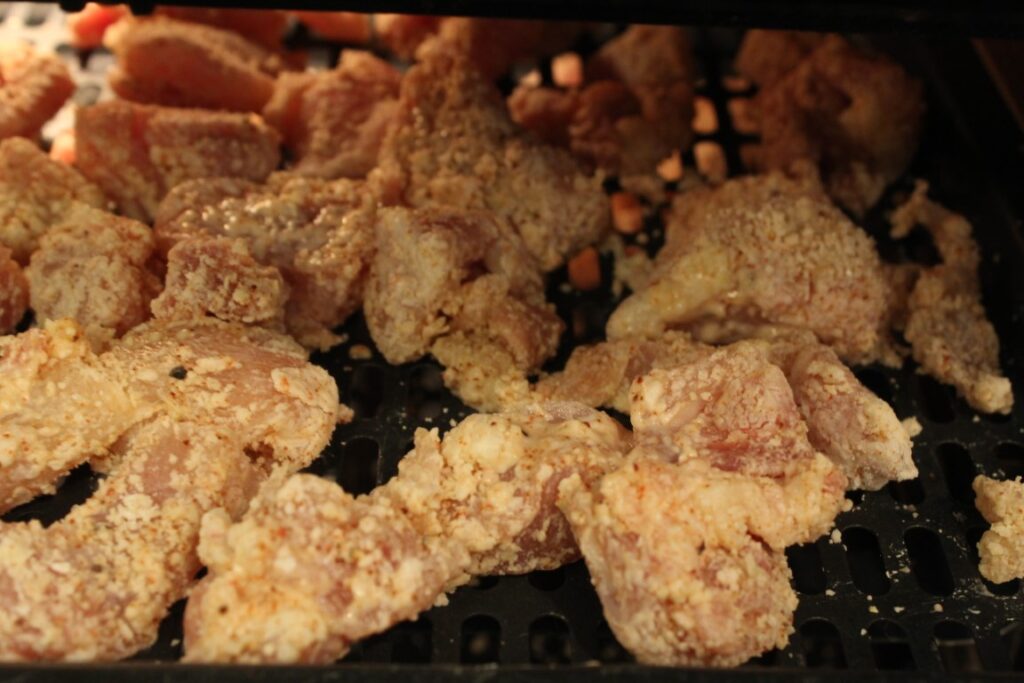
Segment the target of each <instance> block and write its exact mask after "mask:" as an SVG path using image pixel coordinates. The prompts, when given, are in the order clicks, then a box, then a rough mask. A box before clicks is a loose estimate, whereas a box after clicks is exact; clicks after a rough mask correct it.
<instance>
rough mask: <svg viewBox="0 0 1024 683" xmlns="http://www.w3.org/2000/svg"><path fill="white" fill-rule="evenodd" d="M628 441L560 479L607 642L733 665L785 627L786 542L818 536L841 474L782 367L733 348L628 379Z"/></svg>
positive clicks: (686, 660)
mask: <svg viewBox="0 0 1024 683" xmlns="http://www.w3.org/2000/svg"><path fill="white" fill-rule="evenodd" d="M630 417H631V420H632V422H633V427H634V430H635V432H634V439H635V440H636V443H637V447H636V449H635V450H634V451H633V452H632V453H631V455H630V456H629V459H628V461H627V463H626V464H625V465H624V466H623V467H622V468H620V469H619V470H617V471H616V472H614V473H612V474H610V475H608V476H606V477H604V479H602V480H600V482H599V483H598V484H597V485H596V486H594V485H588V484H587V483H586V482H584V481H582V480H581V479H580V478H578V477H573V478H570V479H567V480H566V482H565V483H564V484H562V486H561V488H560V498H559V505H560V507H561V508H562V510H563V511H564V512H565V514H566V516H567V517H568V519H569V522H570V525H571V527H572V529H573V532H574V534H575V536H576V539H577V541H578V542H579V544H580V548H581V550H582V552H583V556H584V558H585V559H586V561H587V567H588V569H589V570H590V573H591V576H592V577H593V581H594V585H595V587H596V588H597V592H598V595H599V596H600V597H601V602H602V604H603V606H604V611H605V617H606V618H607V619H608V622H609V625H610V626H611V628H612V631H613V632H614V633H615V635H616V637H617V638H618V639H619V641H620V642H621V643H623V644H624V645H625V646H626V647H627V649H629V650H630V651H631V652H632V653H633V654H634V655H635V656H636V657H637V658H638V659H639V660H640V661H641V662H642V663H646V664H661V665H677V666H678V665H704V666H708V665H712V666H731V665H736V664H740V663H742V662H744V661H746V660H747V659H749V658H750V657H753V656H755V655H757V654H760V653H762V652H764V651H766V650H769V649H771V648H773V647H783V646H785V644H786V642H787V640H788V636H789V633H790V632H791V631H792V614H793V611H794V609H795V608H796V602H797V601H796V596H795V595H794V593H793V590H792V588H790V587H789V579H790V573H789V568H788V566H787V565H786V560H785V556H784V555H783V552H782V551H783V550H784V548H785V547H786V546H787V545H790V544H793V543H804V542H808V541H810V540H813V539H814V538H816V537H818V536H820V535H821V534H823V533H826V532H827V531H828V530H829V529H830V528H831V526H832V523H833V519H834V518H835V515H836V514H838V513H839V512H840V511H841V510H842V509H843V508H844V507H845V505H846V502H845V499H844V495H843V493H844V490H845V487H846V478H845V477H844V476H843V474H842V472H841V471H840V470H839V468H838V467H837V466H836V465H835V464H833V463H832V462H831V461H829V460H828V458H826V457H825V456H824V455H822V454H820V453H817V452H816V451H815V450H814V448H813V447H812V446H811V444H810V443H809V441H808V440H807V427H806V425H805V424H804V422H803V420H802V417H801V414H800V412H799V409H798V408H797V405H796V403H795V401H794V399H793V394H792V393H791V391H790V388H789V385H788V384H787V382H786V378H785V376H784V375H783V373H782V371H781V370H780V369H779V368H777V367H775V366H774V365H772V364H771V363H769V362H768V360H767V359H766V358H765V357H764V355H763V353H761V352H760V350H759V349H757V348H756V347H754V346H751V345H746V344H737V345H733V346H731V347H728V348H725V349H719V350H716V351H713V352H712V353H711V354H709V355H708V356H707V357H705V358H703V359H700V360H696V361H694V362H691V363H688V364H685V365H682V366H679V367H677V368H674V369H671V370H654V371H652V372H651V373H650V374H647V375H644V376H642V377H640V378H638V379H637V380H636V381H635V382H634V383H633V388H632V394H631V409H630Z"/></svg>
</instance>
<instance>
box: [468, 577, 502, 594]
mask: <svg viewBox="0 0 1024 683" xmlns="http://www.w3.org/2000/svg"><path fill="white" fill-rule="evenodd" d="M498 581H499V577H497V576H474V577H473V578H472V579H470V580H469V583H468V584H466V585H468V586H470V587H471V588H475V589H477V590H478V591H489V590H491V589H492V588H494V587H495V586H497V585H498Z"/></svg>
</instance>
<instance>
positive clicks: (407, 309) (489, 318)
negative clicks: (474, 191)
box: [364, 208, 562, 409]
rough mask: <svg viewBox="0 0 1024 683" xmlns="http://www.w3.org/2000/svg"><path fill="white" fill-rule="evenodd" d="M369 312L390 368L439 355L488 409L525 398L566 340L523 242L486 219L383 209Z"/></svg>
mask: <svg viewBox="0 0 1024 683" xmlns="http://www.w3.org/2000/svg"><path fill="white" fill-rule="evenodd" d="M364 312H365V314H366V323H367V326H368V327H369V330H370V334H371V335H372V336H373V339H374V342H375V343H376V345H377V348H378V349H379V350H380V351H381V353H382V354H383V355H384V357H385V358H387V359H388V361H389V362H390V363H394V364H399V363H406V362H409V361H413V360H416V359H417V358H420V357H421V356H423V355H424V354H426V353H428V352H433V353H434V354H435V355H437V356H438V359H439V360H440V361H441V362H442V363H444V364H446V365H449V372H448V373H447V376H446V380H447V381H448V383H449V386H451V387H452V388H453V389H454V390H455V391H456V392H457V393H458V394H459V395H460V396H461V397H462V398H463V400H465V401H467V402H468V403H471V404H474V405H478V406H481V407H484V408H485V409H496V408H498V407H500V405H504V404H506V403H510V402H514V400H515V399H517V398H518V399H521V398H525V395H526V392H527V387H528V385H527V381H526V375H527V374H528V373H530V372H533V371H535V370H536V369H537V368H538V367H539V366H540V364H541V363H543V362H544V360H546V359H547V358H549V357H550V356H551V355H553V354H554V352H555V349H556V347H557V345H558V337H559V335H560V333H561V331H562V323H561V321H560V320H559V318H558V316H557V315H556V314H555V312H554V309H553V307H552V306H551V305H550V304H548V303H547V302H546V301H545V300H544V284H543V279H542V277H541V275H540V272H539V269H538V268H537V266H536V263H535V262H534V261H533V259H532V258H531V256H530V254H529V253H528V252H527V250H526V248H525V247H524V245H523V243H522V241H521V240H520V239H519V236H518V235H517V234H516V233H515V232H514V231H513V230H511V229H510V228H509V227H508V226H507V225H506V224H505V223H504V222H502V221H501V220H500V219H497V218H496V217H494V216H493V215H492V214H489V213H486V212H482V211H459V210H455V209H444V208H434V209H404V208H391V209H383V210H382V211H381V212H380V215H379V220H378V224H377V249H376V254H375V256H374V259H373V265H372V267H371V269H370V277H369V281H368V283H367V287H366V301H365V305H364Z"/></svg>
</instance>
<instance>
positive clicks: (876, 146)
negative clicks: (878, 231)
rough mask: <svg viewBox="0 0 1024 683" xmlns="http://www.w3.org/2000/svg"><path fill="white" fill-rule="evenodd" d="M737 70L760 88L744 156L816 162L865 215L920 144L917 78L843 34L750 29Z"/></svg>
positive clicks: (833, 190)
mask: <svg viewBox="0 0 1024 683" xmlns="http://www.w3.org/2000/svg"><path fill="white" fill-rule="evenodd" d="M758 43H765V44H764V45H758ZM759 59H767V60H768V63H767V64H764V65H762V64H759V63H758V60H759ZM737 67H738V68H739V69H741V71H744V73H745V74H746V75H748V76H749V77H751V78H752V79H753V80H755V81H757V82H758V84H759V85H760V86H761V90H760V91H759V92H758V94H757V96H756V97H755V99H754V101H753V105H754V113H755V117H756V119H757V122H758V127H759V130H760V135H761V142H760V143H759V144H758V145H756V146H754V147H752V148H750V150H749V154H748V155H747V158H746V159H745V161H746V163H747V164H748V165H750V166H751V167H752V168H754V169H756V170H767V169H785V168H788V167H789V166H790V165H791V164H792V163H793V162H794V161H796V160H799V159H810V160H811V161H813V162H814V163H815V164H817V165H818V167H819V169H820V171H821V175H822V179H823V181H824V184H825V188H826V190H827V191H828V193H829V195H830V196H831V197H833V198H834V199H835V200H836V201H837V202H838V203H839V204H841V205H842V206H843V207H845V208H846V209H848V210H849V211H851V212H853V213H854V214H858V215H859V214H863V213H864V212H865V211H867V210H868V209H869V208H871V207H872V206H874V205H875V203H876V202H877V201H878V199H879V198H880V197H881V195H882V192H883V191H884V190H885V188H886V186H887V185H889V183H891V182H892V181H894V180H896V179H897V178H899V177H900V176H901V175H902V174H903V172H904V171H905V170H906V169H907V166H908V165H909V164H910V161H911V159H912V158H913V156H914V153H915V152H916V151H917V145H918V140H919V138H920V132H921V130H920V129H921V120H922V118H923V116H924V110H925V105H924V95H923V89H922V87H921V83H920V82H919V81H917V80H916V79H914V78H913V77H911V76H910V75H909V74H908V73H907V72H906V71H905V70H904V69H903V68H902V67H901V66H900V65H898V64H896V63H895V62H893V61H891V60H890V59H888V58H886V57H884V56H881V55H875V54H869V53H867V52H865V51H863V50H861V49H860V48H858V47H856V46H855V45H853V44H852V43H851V42H850V41H849V40H847V39H846V38H843V37H841V36H838V35H833V34H830V35H827V36H822V37H819V36H813V35H812V36H804V35H801V34H798V33H795V32H787V33H784V34H781V35H780V34H776V33H774V32H771V31H754V32H751V33H749V34H748V35H747V37H746V38H745V40H744V47H743V48H741V51H740V59H739V60H738V62H737ZM787 67H788V68H787ZM783 72H784V73H783ZM760 79H768V80H766V81H765V80H760Z"/></svg>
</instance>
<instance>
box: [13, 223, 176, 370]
mask: <svg viewBox="0 0 1024 683" xmlns="http://www.w3.org/2000/svg"><path fill="white" fill-rule="evenodd" d="M153 249H154V240H153V232H152V231H151V230H150V229H149V227H148V226H146V225H143V224H142V223H139V222H138V221H134V220H132V219H130V218H122V217H120V216H115V215H114V214H112V213H107V212H106V211H101V210H99V209H94V208H92V207H91V206H88V205H86V204H72V205H71V207H70V208H69V209H68V211H67V212H66V213H65V214H64V217H63V219H62V220H61V222H60V223H58V224H57V225H54V226H53V227H52V228H51V229H50V231H49V232H47V233H46V234H45V235H44V236H43V237H42V239H40V240H39V248H38V249H37V250H36V251H35V253H33V254H32V259H31V261H30V262H29V266H28V268H27V269H26V271H25V274H26V275H27V276H28V281H29V285H30V291H31V303H32V310H33V311H35V314H36V321H37V322H45V321H47V320H60V319H65V318H68V319H71V320H74V321H76V322H77V323H79V324H80V325H81V326H82V327H83V328H84V330H85V336H86V338H87V339H88V340H89V342H90V343H91V344H92V345H93V348H95V349H96V350H97V351H100V350H103V349H104V348H106V346H107V345H108V344H109V343H110V342H111V340H113V339H115V338H116V337H120V336H121V335H123V334H124V333H125V332H127V331H128V330H130V329H132V328H133V327H135V326H136V325H139V324H141V323H143V322H145V321H146V320H147V319H148V318H149V315H150V313H149V302H150V301H151V300H152V299H153V297H155V296H156V295H157V294H158V293H159V291H160V286H161V285H160V280H159V278H157V276H156V275H154V274H153V273H152V272H150V271H149V270H147V267H146V263H147V261H148V260H149V258H150V256H151V255H152V253H153Z"/></svg>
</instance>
